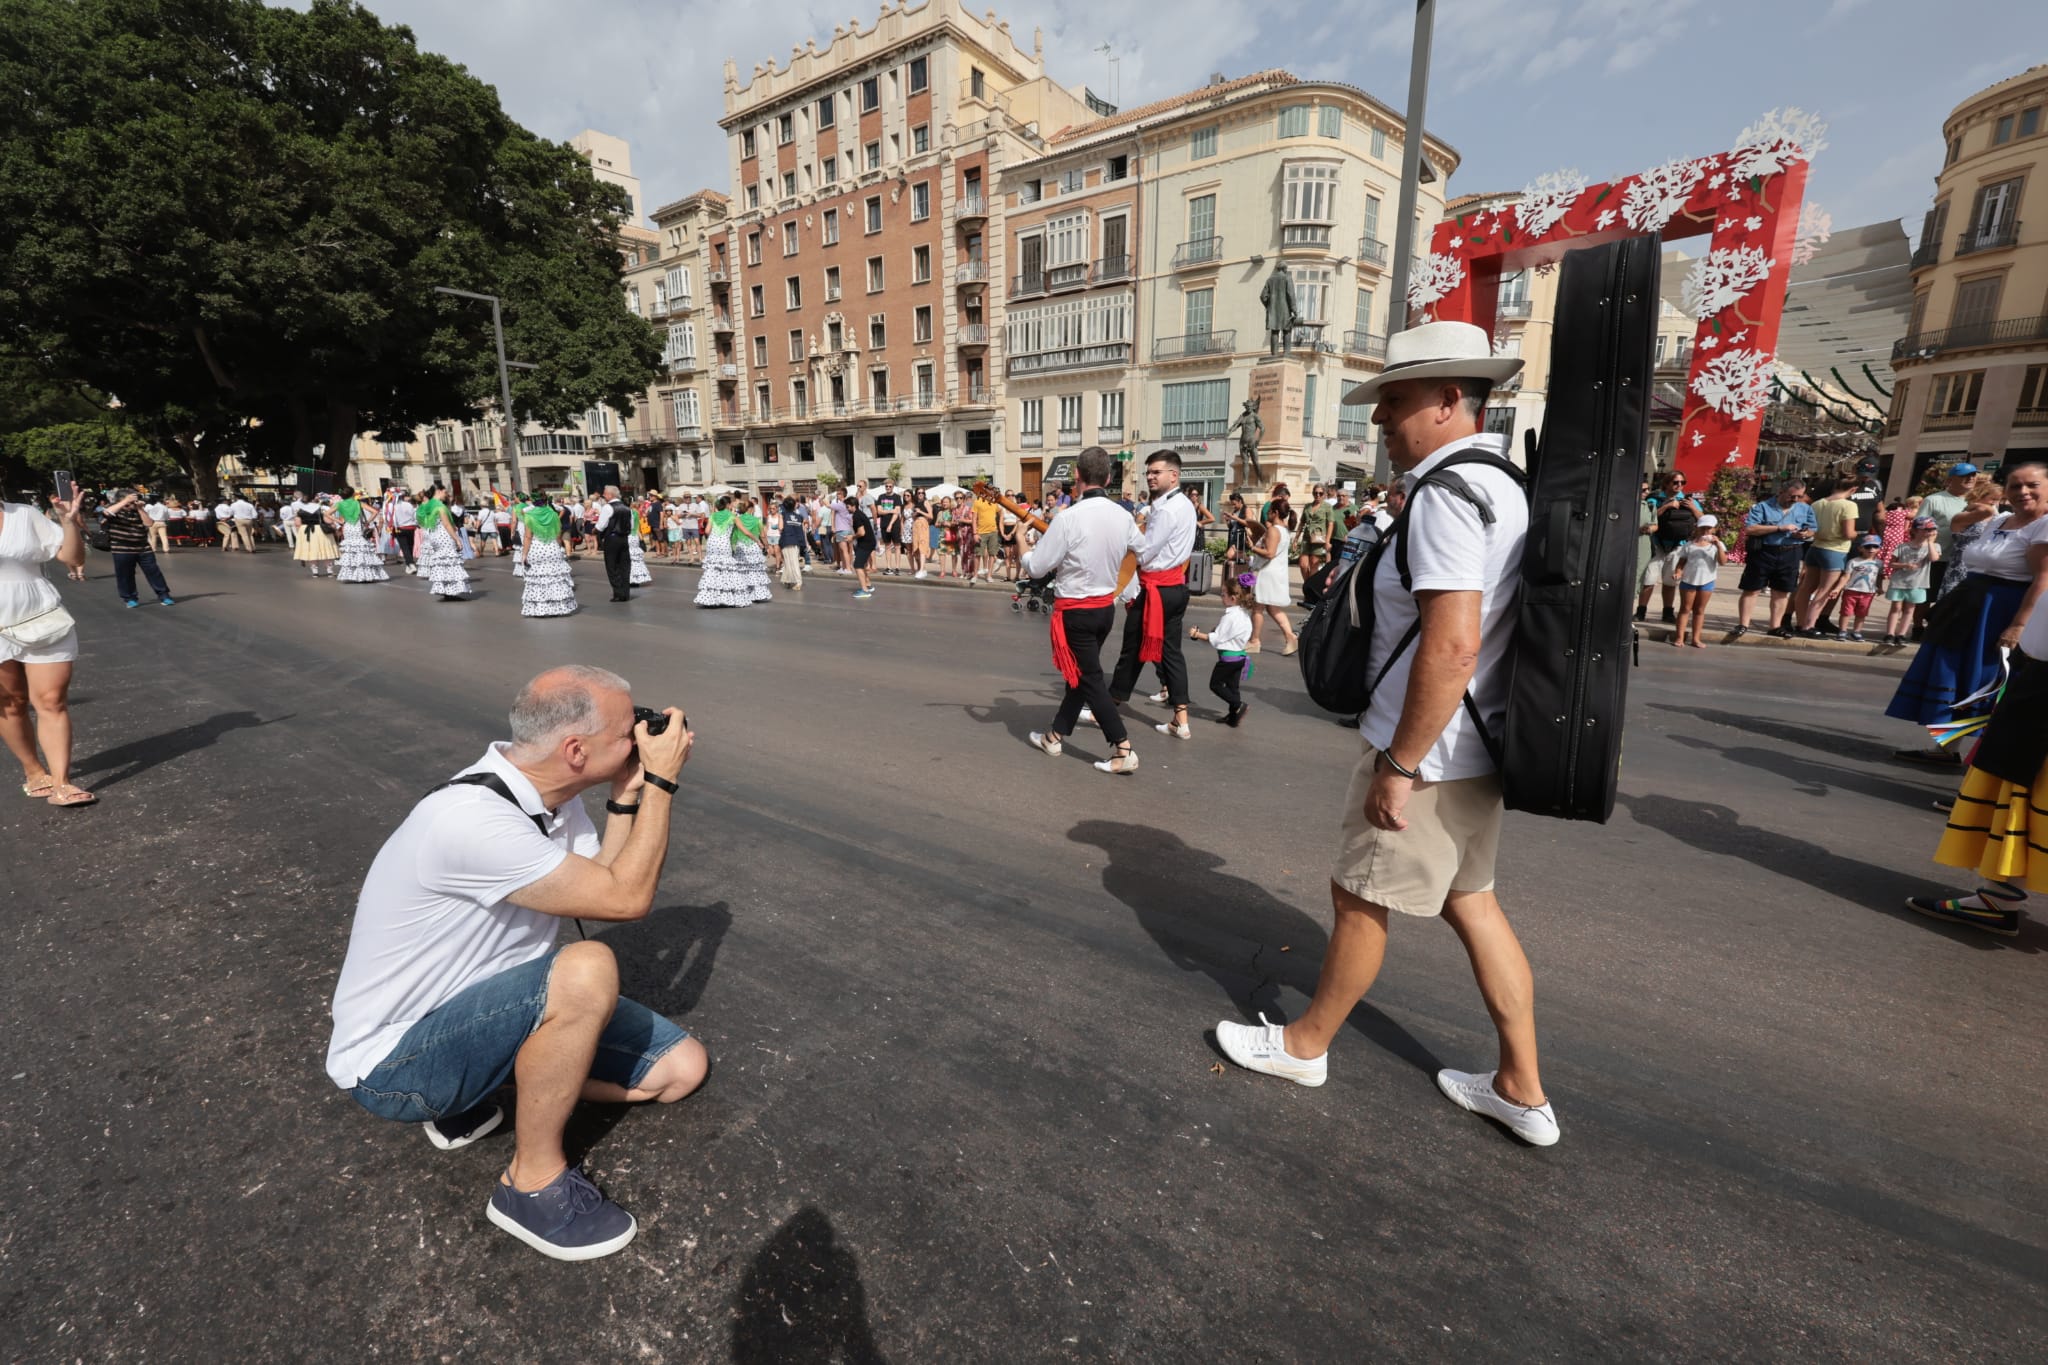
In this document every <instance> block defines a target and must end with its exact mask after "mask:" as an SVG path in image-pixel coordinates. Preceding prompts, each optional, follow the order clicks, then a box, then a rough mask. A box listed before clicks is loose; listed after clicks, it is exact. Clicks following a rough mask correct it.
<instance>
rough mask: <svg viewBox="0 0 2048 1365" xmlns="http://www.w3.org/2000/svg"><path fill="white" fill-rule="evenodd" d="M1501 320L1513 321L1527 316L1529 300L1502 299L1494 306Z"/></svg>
mask: <svg viewBox="0 0 2048 1365" xmlns="http://www.w3.org/2000/svg"><path fill="white" fill-rule="evenodd" d="M1494 311H1495V312H1496V313H1498V314H1499V315H1500V320H1501V321H1502V322H1515V321H1518V320H1520V319H1523V318H1526V317H1528V316H1529V300H1527V299H1502V300H1501V301H1500V302H1499V303H1498V304H1496V305H1495V306H1494Z"/></svg>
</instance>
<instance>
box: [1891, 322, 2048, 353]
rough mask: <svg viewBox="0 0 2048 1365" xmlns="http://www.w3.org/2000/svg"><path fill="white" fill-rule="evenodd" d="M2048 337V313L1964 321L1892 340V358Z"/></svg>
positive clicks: (2020, 344)
mask: <svg viewBox="0 0 2048 1365" xmlns="http://www.w3.org/2000/svg"><path fill="white" fill-rule="evenodd" d="M2040 341H2048V317H2038V318H2007V319H2006V320H2005V321H2003V322H1966V323H1964V324H1962V325H1961V326H1959V327H1944V328H1943V329H1941V330H1940V331H1938V332H1915V333H1914V334H1913V335H1911V336H1907V337H1900V338H1899V339H1898V340H1897V341H1895V342H1893V343H1892V359H1893V360H1925V359H1927V358H1928V357H1929V356H1936V355H1940V354H1941V353H1942V352H1943V351H1960V350H1966V349H1968V348H1970V347H1973V346H2025V345H2030V344H2032V343H2034V342H2040Z"/></svg>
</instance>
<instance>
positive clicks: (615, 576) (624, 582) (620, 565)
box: [599, 536, 633, 600]
mask: <svg viewBox="0 0 2048 1365" xmlns="http://www.w3.org/2000/svg"><path fill="white" fill-rule="evenodd" d="M599 539H600V540H601V541H602V542H603V544H604V576H605V577H606V578H608V579H610V580H611V585H612V597H613V598H614V599H615V600H616V599H618V598H624V597H631V596H632V595H633V552H632V551H631V549H629V548H628V547H627V545H626V538H625V537H624V536H600V537H599Z"/></svg>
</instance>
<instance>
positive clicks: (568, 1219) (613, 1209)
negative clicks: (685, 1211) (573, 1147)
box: [485, 1166, 640, 1261]
mask: <svg viewBox="0 0 2048 1365" xmlns="http://www.w3.org/2000/svg"><path fill="white" fill-rule="evenodd" d="M485 1214H486V1216H487V1217H489V1218H490V1220H491V1221H492V1222H493V1223H496V1224H497V1225H498V1226H499V1227H501V1228H503V1229H505V1231H507V1232H509V1233H511V1234H512V1235H513V1236H514V1237H517V1238H518V1239H519V1240H520V1241H522V1242H524V1243H526V1244H527V1245H528V1246H530V1247H532V1248H533V1249H534V1250H535V1251H538V1252H539V1253H540V1254H541V1255H543V1256H552V1257H554V1258H555V1259H556V1260H558V1261H594V1260H596V1259H597V1258H598V1257H600V1256H609V1255H611V1254H612V1253H613V1252H614V1251H617V1250H619V1249H620V1248H622V1247H624V1246H625V1245H626V1243H628V1242H630V1241H632V1240H633V1234H634V1233H636V1232H638V1231H639V1230H640V1225H639V1224H638V1223H636V1222H634V1221H633V1215H632V1214H630V1213H627V1212H626V1211H625V1210H624V1209H622V1208H620V1207H619V1206H618V1205H617V1204H614V1203H613V1202H612V1201H611V1200H609V1199H607V1198H605V1197H604V1195H603V1194H601V1193H600V1192H599V1191H598V1188H597V1186H595V1185H593V1184H591V1183H590V1181H589V1180H588V1179H587V1178H585V1176H584V1174H583V1172H582V1171H580V1170H578V1169H577V1168H576V1167H574V1166H571V1167H569V1169H567V1170H565V1171H563V1172H562V1173H561V1174H560V1175H558V1176H556V1177H555V1178H554V1179H553V1180H552V1181H551V1182H549V1183H548V1185H547V1187H546V1188H545V1189H540V1190H536V1191H534V1192H533V1193H532V1194H526V1193H524V1192H523V1191H520V1190H515V1189H513V1188H512V1187H511V1186H510V1185H508V1184H506V1183H505V1182H504V1181H503V1180H502V1179H500V1180H499V1181H498V1184H497V1187H496V1188H495V1189H493V1190H492V1191H491V1203H490V1207H489V1208H488V1209H486V1210H485Z"/></svg>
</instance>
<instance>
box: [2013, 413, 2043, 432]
mask: <svg viewBox="0 0 2048 1365" xmlns="http://www.w3.org/2000/svg"><path fill="white" fill-rule="evenodd" d="M2012 424H2013V425H2014V426H2016V427H2048V408H2019V409H2016V410H2015V411H2014V412H2013V415H2012Z"/></svg>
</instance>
